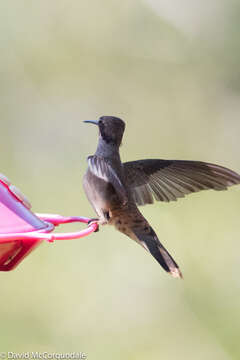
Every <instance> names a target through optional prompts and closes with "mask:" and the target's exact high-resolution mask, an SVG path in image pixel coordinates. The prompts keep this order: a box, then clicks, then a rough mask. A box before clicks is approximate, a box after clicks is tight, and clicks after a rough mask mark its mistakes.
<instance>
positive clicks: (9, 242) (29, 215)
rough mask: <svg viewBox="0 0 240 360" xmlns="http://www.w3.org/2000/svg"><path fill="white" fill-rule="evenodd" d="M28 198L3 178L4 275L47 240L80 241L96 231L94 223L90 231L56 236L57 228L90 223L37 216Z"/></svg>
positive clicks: (0, 234)
mask: <svg viewBox="0 0 240 360" xmlns="http://www.w3.org/2000/svg"><path fill="white" fill-rule="evenodd" d="M30 208H31V205H30V203H29V201H28V200H27V198H26V197H25V196H24V195H23V194H22V193H21V192H20V191H19V189H18V188H17V187H15V186H14V185H12V184H11V183H10V181H9V180H8V178H7V177H6V176H4V175H2V174H0V271H9V270H12V269H14V268H15V267H16V266H17V265H18V264H19V263H20V262H21V261H22V260H23V259H24V258H25V257H26V256H27V255H28V254H30V252H31V251H32V250H34V249H35V248H36V247H37V246H38V245H39V244H40V243H41V242H42V241H43V240H46V241H48V242H53V241H54V240H70V239H79V238H81V237H84V236H87V235H89V234H91V233H92V232H94V231H96V230H97V228H98V225H97V224H95V223H93V224H91V225H90V226H88V227H87V228H86V229H84V230H81V231H77V232H70V233H52V231H53V230H54V229H55V226H58V225H60V224H67V223H72V222H81V223H85V224H87V223H88V222H89V220H90V219H88V218H86V217H80V216H69V217H64V216H61V215H53V214H34V213H33V212H32V211H31V210H30Z"/></svg>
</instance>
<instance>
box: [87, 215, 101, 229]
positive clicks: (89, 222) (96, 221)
mask: <svg viewBox="0 0 240 360" xmlns="http://www.w3.org/2000/svg"><path fill="white" fill-rule="evenodd" d="M92 224H97V225H98V226H99V219H97V218H92V219H90V220H89V221H88V226H90V225H92ZM98 231H99V227H97V228H96V230H94V232H98Z"/></svg>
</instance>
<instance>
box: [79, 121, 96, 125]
mask: <svg viewBox="0 0 240 360" xmlns="http://www.w3.org/2000/svg"><path fill="white" fill-rule="evenodd" d="M83 122H85V123H90V124H94V125H98V121H97V120H84V121H83Z"/></svg>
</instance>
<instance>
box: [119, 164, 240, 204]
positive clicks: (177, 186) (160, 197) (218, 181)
mask: <svg viewBox="0 0 240 360" xmlns="http://www.w3.org/2000/svg"><path fill="white" fill-rule="evenodd" d="M123 165H124V170H125V175H126V179H127V182H128V186H129V187H130V188H131V189H132V193H133V197H134V200H135V202H136V203H137V205H144V204H152V203H153V197H154V198H155V200H157V201H172V200H177V198H180V197H184V196H185V195H186V194H189V193H192V192H197V191H200V190H205V189H214V190H226V189H227V187H228V186H232V185H234V184H239V183H240V175H238V174H237V173H235V172H234V171H232V170H229V169H227V168H225V167H222V166H218V165H214V164H209V163H205V162H201V161H184V160H159V159H149V160H138V161H130V162H126V163H124V164H123Z"/></svg>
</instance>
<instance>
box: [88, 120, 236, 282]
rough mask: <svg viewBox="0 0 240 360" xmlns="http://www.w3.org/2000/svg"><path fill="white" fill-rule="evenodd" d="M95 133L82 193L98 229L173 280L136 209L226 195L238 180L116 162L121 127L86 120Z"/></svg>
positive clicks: (161, 163)
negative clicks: (124, 240)
mask: <svg viewBox="0 0 240 360" xmlns="http://www.w3.org/2000/svg"><path fill="white" fill-rule="evenodd" d="M84 122H85V123H91V124H94V125H96V126H97V127H98V129H99V138H98V145H97V150H96V152H95V154H94V155H92V156H89V157H88V168H87V172H86V174H85V175H84V178H83V187H84V190H85V193H86V195H87V198H88V200H89V202H90V203H91V205H92V207H93V209H94V210H95V212H96V214H97V216H98V218H97V219H91V220H90V222H91V223H92V222H96V223H97V224H99V225H105V224H109V225H114V226H115V228H116V229H117V230H119V231H120V232H121V233H123V234H125V235H127V236H128V237H130V238H131V239H133V240H135V241H136V242H137V243H138V244H140V245H141V246H142V247H143V248H144V249H145V250H147V251H148V252H149V253H150V254H151V255H152V256H153V257H154V258H155V259H156V260H157V262H158V263H159V264H160V265H161V266H162V267H163V269H164V270H166V271H167V272H168V273H170V274H171V275H172V276H173V277H176V278H181V277H182V273H181V271H180V269H179V266H178V265H177V263H176V262H175V260H174V259H173V258H172V256H171V255H170V254H169V252H168V251H167V250H166V248H165V247H164V246H163V245H162V244H161V242H160V241H159V239H158V236H157V235H156V233H155V231H154V230H153V228H152V227H151V225H150V224H149V222H148V221H147V220H146V219H145V217H144V216H143V215H142V214H141V212H140V211H139V209H138V206H141V205H145V204H152V203H153V202H154V199H155V200H156V201H164V202H169V201H176V200H177V199H178V198H182V197H184V196H185V195H187V194H190V193H194V192H198V191H201V190H206V189H214V190H226V189H227V187H228V186H232V185H235V184H239V183H240V175H239V174H237V173H236V172H234V171H232V170H230V169H227V168H225V167H222V166H219V165H215V164H211V163H206V162H202V161H191V160H162V159H146V160H137V161H129V162H124V163H122V162H121V158H120V154H119V147H120V145H121V142H122V137H123V133H124V130H125V123H124V121H123V120H121V119H120V118H118V117H114V116H101V117H100V118H99V120H97V121H95V120H86V121H84Z"/></svg>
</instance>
